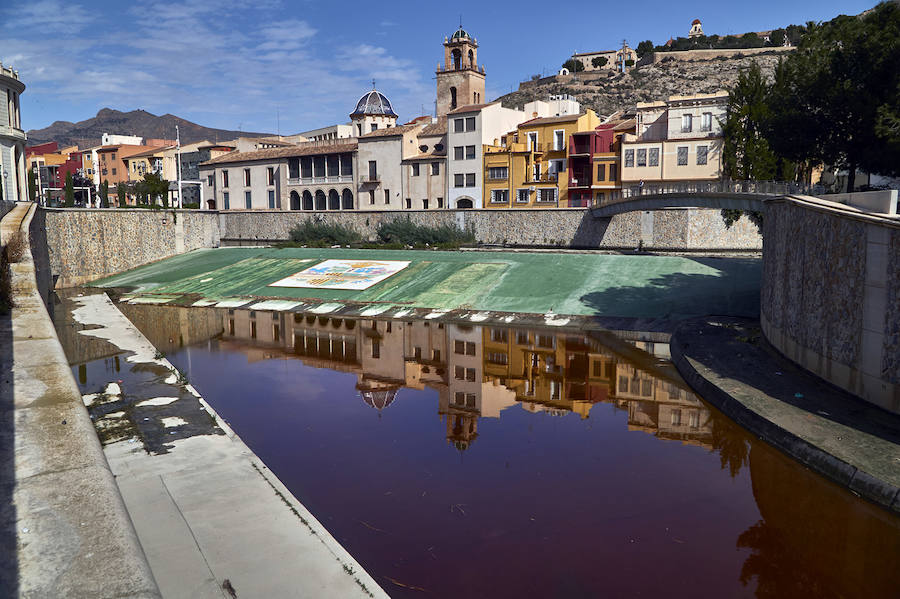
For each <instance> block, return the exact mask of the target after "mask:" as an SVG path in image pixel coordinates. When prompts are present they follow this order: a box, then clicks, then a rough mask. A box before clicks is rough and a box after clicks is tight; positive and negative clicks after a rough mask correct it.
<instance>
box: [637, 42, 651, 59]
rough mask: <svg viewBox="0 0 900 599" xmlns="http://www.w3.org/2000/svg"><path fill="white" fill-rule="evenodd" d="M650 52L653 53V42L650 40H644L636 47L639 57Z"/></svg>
mask: <svg viewBox="0 0 900 599" xmlns="http://www.w3.org/2000/svg"><path fill="white" fill-rule="evenodd" d="M650 52H653V42H651V41H650V40H644V41H642V42H641V43H640V44H638V45H637V55H638V56H639V57H643V56H644V55H645V54H649V53H650Z"/></svg>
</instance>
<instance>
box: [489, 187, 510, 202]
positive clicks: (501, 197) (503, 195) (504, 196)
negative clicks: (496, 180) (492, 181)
mask: <svg viewBox="0 0 900 599" xmlns="http://www.w3.org/2000/svg"><path fill="white" fill-rule="evenodd" d="M491 203H492V204H508V203H509V190H508V189H492V190H491Z"/></svg>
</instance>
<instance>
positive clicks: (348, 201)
mask: <svg viewBox="0 0 900 599" xmlns="http://www.w3.org/2000/svg"><path fill="white" fill-rule="evenodd" d="M341 209H342V210H353V192H352V191H350V190H349V189H346V188H345V189H344V191H342V192H341Z"/></svg>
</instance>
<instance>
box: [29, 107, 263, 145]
mask: <svg viewBox="0 0 900 599" xmlns="http://www.w3.org/2000/svg"><path fill="white" fill-rule="evenodd" d="M175 125H178V128H179V131H180V133H181V143H182V144H188V143H193V142H195V141H203V140H206V139H208V140H210V141H227V140H231V139H234V138H236V137H241V136H244V137H262V136H265V135H271V134H270V133H256V132H250V131H229V130H227V129H213V128H211V127H204V126H203V125H198V124H197V123H192V122H191V121H187V120H185V119H183V118H181V117H177V116H175V115H172V114H164V115H162V116H157V115H155V114H151V113H149V112H147V111H146V110H132V111H131V112H121V111H119V110H113V109H112V108H103V109H101V110H100V112H98V113H97V116H95V117H93V118H90V119H87V120H84V121H79V122H77V123H70V122H69V121H56V122H55V123H53V124H52V125H50V126H49V127H45V128H43V129H32V130H30V131H28V132H27V133H28V145H29V146H34V145H38V144H42V143H47V142H50V141H55V142H58V143H59V145H60V147H63V146H69V145H76V144H77V145H78V146H79V147H81V148H89V147H91V146H96V145H99V144H100V137H101V136H102V135H103V134H104V133H114V134H120V135H139V136H141V137H143V138H145V139H175Z"/></svg>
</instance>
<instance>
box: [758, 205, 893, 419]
mask: <svg viewBox="0 0 900 599" xmlns="http://www.w3.org/2000/svg"><path fill="white" fill-rule="evenodd" d="M764 238H765V251H764V252H763V273H762V293H761V306H760V308H761V310H760V312H761V320H762V327H763V331H764V332H765V335H766V338H767V339H768V340H769V342H770V343H772V344H773V345H774V346H775V347H776V348H778V349H779V351H781V352H782V353H784V354H785V355H786V356H788V357H789V358H791V359H792V360H794V361H795V362H797V363H798V364H800V365H801V366H803V367H804V368H806V369H808V370H811V371H812V372H814V373H816V374H817V375H819V376H821V377H822V378H824V379H826V380H828V381H830V382H832V383H834V384H836V385H838V386H839V387H842V388H844V389H847V390H848V391H850V392H852V393H854V394H856V395H858V396H859V397H862V398H863V399H865V400H867V401H870V402H872V403H875V404H877V405H879V406H881V407H883V408H885V409H888V410H891V411H893V412H898V413H900V300H898V298H900V295H898V294H900V222H896V221H892V220H891V219H886V218H880V217H877V216H873V215H865V214H861V213H859V212H856V211H849V210H844V209H842V208H841V207H840V206H839V205H837V204H834V203H831V202H827V201H820V200H814V199H812V198H803V199H782V200H775V201H771V202H769V204H768V207H767V211H766V217H765V222H764Z"/></svg>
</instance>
